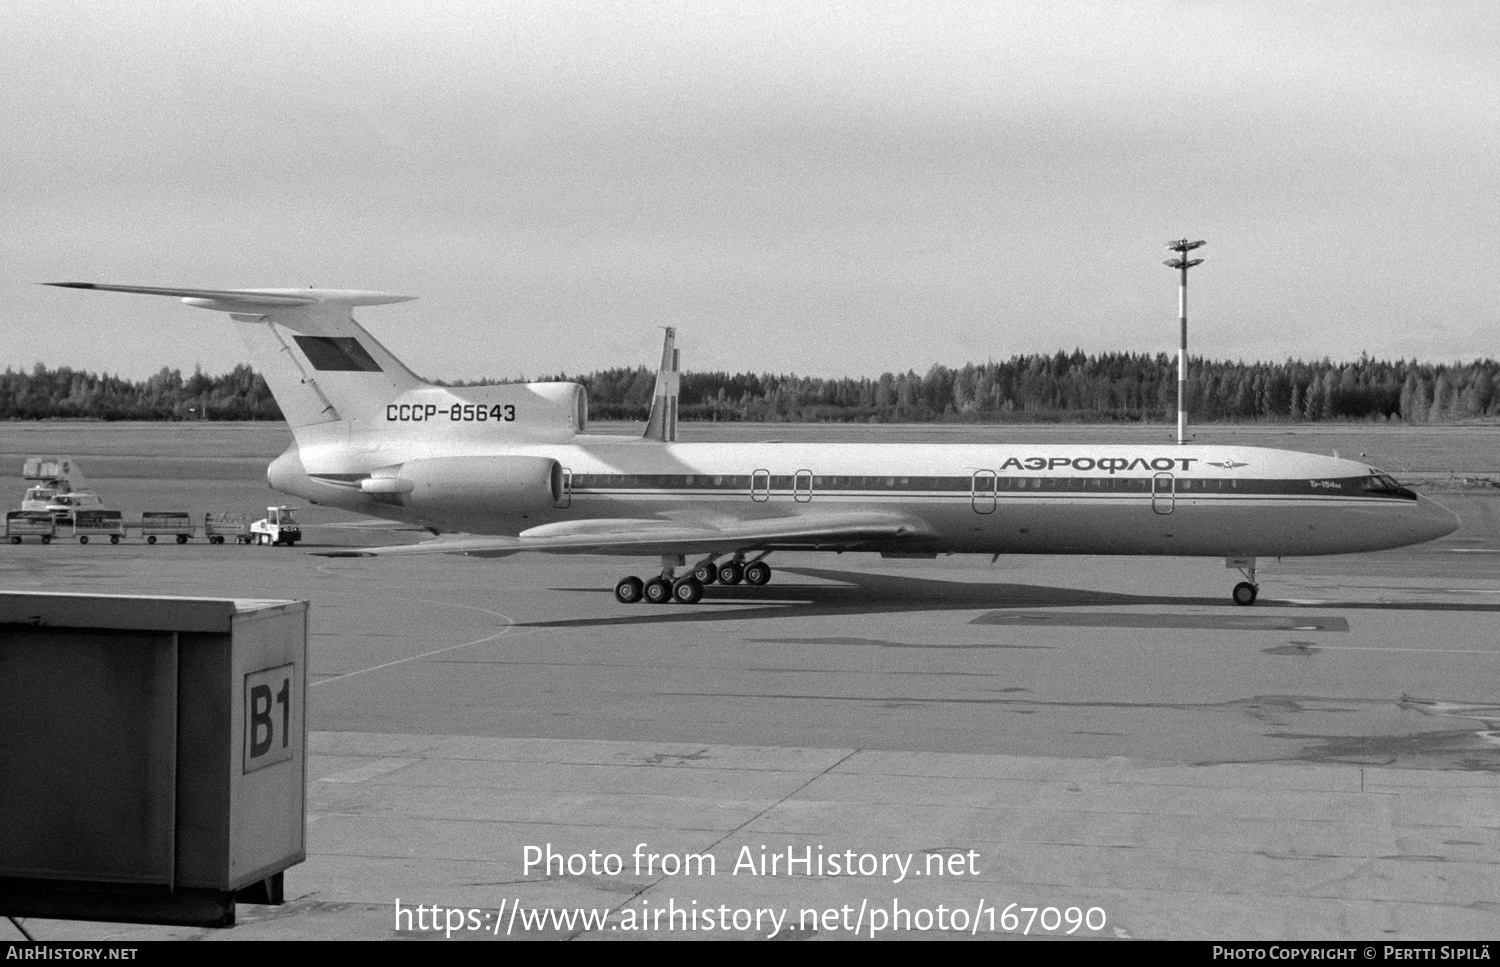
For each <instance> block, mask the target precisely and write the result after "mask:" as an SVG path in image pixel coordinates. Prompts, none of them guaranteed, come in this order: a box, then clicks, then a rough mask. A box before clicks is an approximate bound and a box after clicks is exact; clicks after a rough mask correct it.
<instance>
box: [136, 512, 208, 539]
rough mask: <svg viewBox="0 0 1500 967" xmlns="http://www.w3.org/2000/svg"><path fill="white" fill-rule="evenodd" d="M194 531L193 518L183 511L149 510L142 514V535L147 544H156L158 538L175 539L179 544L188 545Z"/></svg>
mask: <svg viewBox="0 0 1500 967" xmlns="http://www.w3.org/2000/svg"><path fill="white" fill-rule="evenodd" d="M194 531H195V528H194V527H193V518H192V517H191V516H190V515H188V514H184V513H182V512H181V511H163V510H148V511H146V512H144V513H142V514H141V533H142V534H143V535H145V538H146V543H147V544H155V543H156V539H157V538H158V537H175V538H177V543H179V544H186V543H187V542H188V538H189V537H192V536H193V533H194Z"/></svg>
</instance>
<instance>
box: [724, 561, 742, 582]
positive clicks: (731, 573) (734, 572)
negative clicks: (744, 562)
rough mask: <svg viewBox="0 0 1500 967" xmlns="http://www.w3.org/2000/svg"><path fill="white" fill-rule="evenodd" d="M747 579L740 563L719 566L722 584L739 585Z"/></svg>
mask: <svg viewBox="0 0 1500 967" xmlns="http://www.w3.org/2000/svg"><path fill="white" fill-rule="evenodd" d="M744 579H745V569H744V568H743V567H741V566H740V562H739V561H730V562H729V563H728V564H721V565H719V583H720V584H739V583H740V582H741V581H743V580H744Z"/></svg>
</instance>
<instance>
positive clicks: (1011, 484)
mask: <svg viewBox="0 0 1500 967" xmlns="http://www.w3.org/2000/svg"><path fill="white" fill-rule="evenodd" d="M1373 480H1374V478H1371V477H1341V478H1336V479H1322V480H1307V479H1297V480H1253V479H1231V478H1211V479H1204V478H1185V477H1176V478H1175V479H1163V480H1159V481H1158V480H1155V479H1153V478H1151V477H993V478H992V477H989V476H988V475H984V476H980V477H919V476H855V475H827V476H816V475H815V476H813V477H812V481H811V487H810V488H809V486H808V480H807V477H806V476H802V477H801V478H800V480H799V478H798V477H796V476H792V475H788V474H773V475H771V476H770V477H769V478H767V477H766V476H762V475H756V476H754V477H751V476H750V475H748V474H649V473H648V474H613V473H609V474H605V473H575V474H573V475H572V491H573V493H575V494H577V493H587V492H590V491H596V492H597V491H609V492H617V493H619V492H639V493H643V494H644V493H657V492H662V491H671V492H674V493H737V492H744V491H749V490H751V489H752V485H753V487H754V489H755V491H756V492H757V493H765V492H766V490H767V488H768V487H769V490H770V492H771V493H772V494H777V495H786V494H791V493H793V492H797V493H804V494H805V493H808V492H809V489H810V492H811V493H813V494H827V495H839V494H842V495H853V494H861V495H866V494H908V495H917V494H928V495H937V496H946V495H956V496H971V495H972V496H975V497H978V498H980V499H983V500H988V499H989V498H990V496H991V495H992V494H993V495H994V496H995V497H997V498H1000V499H1004V498H1006V497H1007V496H1012V495H1014V496H1046V495H1049V494H1068V495H1073V496H1106V495H1111V494H1151V493H1153V492H1155V493H1156V494H1157V495H1158V496H1162V497H1165V496H1169V495H1172V496H1176V497H1181V498H1183V499H1191V498H1193V497H1216V496H1231V497H1232V496H1247V497H1249V496H1255V497H1264V496H1276V497H1363V498H1383V499H1389V500H1412V501H1415V500H1416V499H1417V495H1416V494H1415V493H1413V492H1412V491H1410V490H1407V489H1406V488H1404V487H1401V488H1395V489H1392V488H1390V487H1385V486H1381V485H1378V484H1373V483H1372V481H1373ZM992 488H993V489H992Z"/></svg>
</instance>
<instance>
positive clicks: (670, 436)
mask: <svg viewBox="0 0 1500 967" xmlns="http://www.w3.org/2000/svg"><path fill="white" fill-rule="evenodd" d="M666 330H667V336H666V339H664V340H663V341H662V347H661V366H659V367H658V368H657V370H656V391H655V392H653V393H652V394H651V416H650V417H649V418H648V419H647V420H646V432H645V433H644V434H642V437H643V438H644V439H647V440H660V441H662V442H663V443H671V442H672V441H674V440H676V439H677V393H678V389H679V386H680V384H681V380H682V374H681V373H679V372H678V371H677V365H678V363H679V362H680V360H679V358H678V355H677V349H676V346H675V343H676V340H677V330H676V329H673V328H672V327H671V326H667V327H666Z"/></svg>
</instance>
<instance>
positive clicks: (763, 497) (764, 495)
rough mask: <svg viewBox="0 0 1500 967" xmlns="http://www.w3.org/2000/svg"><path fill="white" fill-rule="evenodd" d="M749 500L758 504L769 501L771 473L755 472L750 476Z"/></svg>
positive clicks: (766, 471)
mask: <svg viewBox="0 0 1500 967" xmlns="http://www.w3.org/2000/svg"><path fill="white" fill-rule="evenodd" d="M750 499H751V500H754V501H757V502H759V503H764V502H765V501H767V500H770V499H771V471H769V470H757V471H755V472H754V473H752V474H751V475H750Z"/></svg>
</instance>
